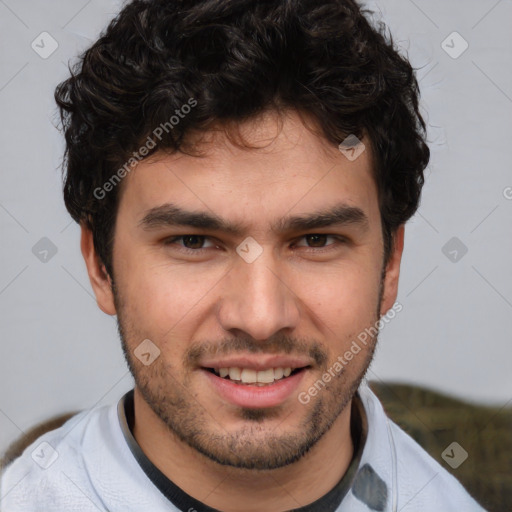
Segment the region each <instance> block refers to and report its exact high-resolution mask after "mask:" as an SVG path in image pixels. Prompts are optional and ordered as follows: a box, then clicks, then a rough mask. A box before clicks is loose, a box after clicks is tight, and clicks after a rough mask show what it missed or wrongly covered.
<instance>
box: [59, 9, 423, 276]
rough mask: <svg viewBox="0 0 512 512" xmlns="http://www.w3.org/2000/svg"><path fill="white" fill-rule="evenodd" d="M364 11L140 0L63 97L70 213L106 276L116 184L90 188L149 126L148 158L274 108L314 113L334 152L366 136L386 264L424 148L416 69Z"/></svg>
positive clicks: (79, 67) (417, 180) (417, 185)
mask: <svg viewBox="0 0 512 512" xmlns="http://www.w3.org/2000/svg"><path fill="white" fill-rule="evenodd" d="M367 13H369V11H366V10H363V9H362V8H361V7H360V6H359V5H358V4H357V3H356V2H355V1H354V0H272V1H270V0H263V1H258V2H255V1H253V0H187V1H184V0H172V1H169V0H134V1H131V2H130V3H128V4H127V5H126V6H125V7H124V8H123V9H122V10H121V12H120V13H119V14H118V15H117V16H116V17H115V18H114V19H113V20H112V21H111V22H110V24H109V25H108V27H107V28H106V30H105V31H104V32H103V33H102V34H101V36H100V38H99V39H98V40H97V41H96V42H95V43H94V44H93V45H92V46H91V47H90V48H89V49H87V50H86V51H85V52H84V53H83V54H82V55H81V56H80V58H79V60H78V62H77V63H76V64H75V66H74V67H73V68H70V73H71V76H70V77H69V78H68V79H67V80H65V81H64V82H62V83H60V84H59V85H58V86H57V88H56V90H55V100H56V102H57V105H58V107H59V110H60V120H61V122H62V129H63V131H64V133H65V139H66V150H65V153H64V160H63V171H64V200H65V204H66V208H67V209H68V211H69V213H70V214H71V216H72V217H73V219H74V220H75V221H76V222H79V223H82V222H85V223H86V225H87V226H88V227H89V228H90V229H91V230H92V232H93V239H94V245H95V249H96V251H97V253H98V255H99V257H100V258H101V261H102V263H103V264H104V265H105V267H106V270H107V272H108V273H109V274H110V275H111V276H113V272H112V270H113V269H112V246H113V234H114V228H115V218H116V212H117V205H118V203H119V192H120V187H111V188H112V190H111V191H109V193H108V194H104V195H105V197H98V193H95V191H97V190H99V188H101V187H103V186H104V184H105V183H107V182H108V181H109V180H111V178H112V176H113V175H114V174H115V173H116V171H117V170H118V169H120V168H121V167H122V166H123V165H124V164H125V163H126V162H127V161H128V160H129V159H130V158H131V157H132V155H133V153H134V151H136V150H137V149H138V148H140V147H141V146H142V145H143V144H144V143H145V142H146V141H147V140H148V137H151V135H152V134H154V131H155V127H158V126H162V127H163V126H165V127H166V128H165V129H163V130H160V131H161V132H162V133H161V134H160V136H159V141H158V144H157V145H156V147H155V148H153V149H150V150H149V152H148V153H147V155H146V157H147V156H149V155H151V154H153V153H154V152H155V151H157V150H165V151H169V152H176V151H185V147H186V141H187V135H190V134H191V133H192V132H197V131H199V132H201V131H206V130H208V129H209V128H211V126H212V124H213V123H221V124H222V123H225V125H229V124H231V125H233V124H234V125H236V124H237V123H240V122H242V121H245V120H247V119H251V118H252V117H254V116H256V115H258V114H260V113H262V112H263V111H264V110H267V109H272V108H274V109H277V110H279V109H283V108H288V109H295V110H297V111H298V112H305V113H307V114H309V115H310V116H312V117H313V119H315V121H316V122H317V124H318V126H319V127H320V129H321V134H322V135H323V136H324V137H325V138H326V139H327V140H328V141H329V142H330V143H332V144H334V145H336V146H337V145H338V144H339V143H340V141H343V140H344V139H345V138H346V137H347V136H348V135H350V134H353V135H356V136H357V137H358V138H360V139H361V138H364V137H368V139H369V141H370V147H371V151H372V156H373V159H372V160H373V166H372V167H373V168H372V172H373V176H374V179H375V182H376V185H377V190H378V199H379V209H380V214H381V221H382V233H383V239H384V263H386V262H387V261H388V258H389V256H390V253H391V249H392V243H393V238H394V234H395V233H396V229H397V228H398V227H399V226H400V225H401V224H403V223H405V222H406V221H407V220H408V219H409V218H410V217H411V216H412V215H413V214H414V213H415V211H416V210H417V208H418V206H419V201H420V196H421V189H422V187H423V183H424V176H423V172H424V169H425V168H426V166H427V164H428V161H429V155H430V152H429V149H428V146H427V144H426V141H425V138H426V126H425V122H424V120H423V118H422V116H421V114H420V112H419V107H418V105H419V88H418V83H417V80H416V77H415V73H414V70H413V68H412V66H411V64H410V63H409V61H408V60H407V59H406V58H405V57H403V56H401V55H400V54H399V52H398V51H397V49H396V48H395V47H394V43H393V40H392V38H391V36H390V35H389V34H386V32H387V29H386V27H385V26H384V24H382V23H377V24H376V23H371V22H370V20H369V18H368V17H367V16H366V14H367ZM191 99H193V100H192V101H194V102H196V103H194V108H189V109H188V111H187V112H188V113H187V115H183V116H180V117H179V122H177V123H176V122H174V123H170V122H169V120H170V119H171V118H172V117H173V116H174V117H175V118H176V114H179V113H180V112H184V110H183V111H182V110H181V109H182V108H183V106H184V105H186V104H192V103H191ZM165 123H167V124H165ZM171 124H172V126H171ZM132 159H133V158H132ZM139 159H140V158H139ZM125 169H126V167H125ZM118 175H119V174H118Z"/></svg>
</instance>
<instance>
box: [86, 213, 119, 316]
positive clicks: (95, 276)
mask: <svg viewBox="0 0 512 512" xmlns="http://www.w3.org/2000/svg"><path fill="white" fill-rule="evenodd" d="M80 228H81V230H82V235H81V238H80V248H81V250H82V256H83V257H84V260H85V265H86V266H87V273H88V274H89V280H90V281H91V285H92V289H93V290H94V295H96V301H97V303H98V306H99V308H100V309H101V310H102V311H103V312H104V313H106V314H107V315H115V314H116V308H115V305H114V294H113V292H112V281H111V279H110V276H109V275H108V273H107V271H106V269H105V265H104V264H103V263H102V262H101V260H100V258H99V256H98V254H97V252H96V249H95V248H94V241H93V236H92V231H91V230H90V229H89V228H88V227H87V226H86V224H85V223H84V222H82V223H81V224H80Z"/></svg>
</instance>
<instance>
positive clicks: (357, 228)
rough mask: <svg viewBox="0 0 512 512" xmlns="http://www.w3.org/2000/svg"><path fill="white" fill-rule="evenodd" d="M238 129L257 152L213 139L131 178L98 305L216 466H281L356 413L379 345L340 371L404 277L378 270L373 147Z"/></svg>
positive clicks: (271, 118) (281, 127) (158, 396)
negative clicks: (355, 400) (356, 397)
mask: <svg viewBox="0 0 512 512" xmlns="http://www.w3.org/2000/svg"><path fill="white" fill-rule="evenodd" d="M279 122H280V123H281V124H279ZM241 132H242V134H243V136H244V138H245V140H246V141H248V142H249V143H250V144H251V145H258V146H259V149H253V148H251V149H247V148H240V147H237V146H236V145H233V144H232V143H231V142H229V140H228V139H227V138H226V137H225V135H224V134H222V132H216V133H212V132H210V133H209V134H208V136H207V137H205V138H204V140H203V141H202V142H201V149H202V151H203V155H204V156H203V157H201V158H199V157H196V156H190V155H183V154H174V155H170V156H169V155H163V154H161V155H158V156H159V158H158V159H153V160H152V161H143V162H141V163H140V164H139V165H138V166H137V167H136V169H135V170H133V171H132V172H131V173H130V174H129V175H128V176H127V177H126V178H125V181H124V182H123V192H122V195H121V199H120V204H119V210H118V214H117V221H116V227H115V239H114V249H113V269H114V282H115V286H114V292H115V293H114V295H113V296H112V297H110V296H109V292H108V291H106V288H104V289H103V292H102V293H103V294H102V293H97V296H98V301H99V303H100V306H101V307H102V309H103V310H104V311H107V312H110V313H112V314H113V313H117V315H118V325H119V331H120V334H121V338H122V342H123V348H124V350H125V355H126V357H127V361H128V364H129V366H130V369H131V371H132V373H133V375H134V378H135V381H136V385H137V388H138V390H139V391H140V392H141V394H142V396H143V397H144V400H145V402H146V403H147V404H148V405H149V406H150V408H151V409H152V411H153V412H154V413H155V414H156V415H157V416H158V418H160V419H161V421H162V422H163V423H164V424H165V425H166V426H167V427H168V429H169V430H170V431H171V432H172V433H173V434H174V435H175V436H177V439H180V440H181V441H183V442H184V443H187V444H188V445H189V446H191V447H193V448H194V449H195V450H197V451H198V452H200V453H202V454H204V455H206V456H207V457H209V458H210V459H211V460H214V461H216V462H218V463H220V464H225V465H231V466H234V467H239V468H247V469H274V468H278V467H282V466H284V465H287V464H290V463H292V462H294V461H296V460H298V459H299V458H300V457H302V456H303V455H304V454H305V453H307V452H308V450H310V449H311V448H312V447H313V446H314V445H315V443H317V442H318V441H319V440H320V439H321V438H322V436H323V435H324V434H325V433H326V432H327V431H329V429H330V428H331V427H332V426H333V425H334V424H335V422H336V420H337V419H338V418H339V416H340V414H341V413H342V412H343V411H344V410H345V408H346V406H347V404H348V403H350V400H351V398H352V396H353V394H354V392H355V390H356V389H357V386H358V384H359V382H360V380H361V378H362V377H363V375H364V373H365V371H366V369H367V367H368V365H369V363H370V360H371V357H372V353H373V349H374V345H375V342H376V338H374V339H370V340H368V342H367V343H366V345H365V346H361V350H360V351H359V352H358V353H357V354H356V355H354V356H353V358H352V359H351V360H350V361H346V358H345V359H344V361H345V363H344V364H342V365H340V364H338V365H336V361H340V359H339V358H340V357H341V358H343V355H344V354H345V353H346V352H347V350H349V348H350V346H351V344H352V342H353V341H354V340H355V339H357V336H358V334H360V333H361V332H363V331H364V330H365V328H368V327H370V326H374V325H375V323H376V322H377V321H378V319H379V316H380V315H381V314H383V313H384V312H385V311H387V310H388V309H389V308H390V307H391V305H392V303H393V302H394V300H395V297H396V278H397V268H396V259H395V260H393V261H394V262H395V263H392V267H391V266H390V267H388V270H389V272H388V273H385V272H383V270H385V269H383V253H382V251H383V240H382V233H381V220H380V213H379V209H378V203H377V189H376V186H375V183H374V181H373V179H372V175H371V159H370V152H369V147H368V145H367V146H366V147H367V149H366V150H365V151H364V152H363V153H362V154H361V155H360V156H359V157H358V158H357V159H356V160H354V161H350V160H349V159H348V158H347V157H346V156H344V154H342V153H341V152H340V151H339V150H338V149H337V148H336V147H334V146H332V145H329V144H328V143H327V142H325V141H324V140H323V139H321V138H319V137H318V136H317V135H315V134H314V133H312V132H311V131H310V130H308V129H307V128H305V126H304V124H303V122H302V121H301V119H300V118H299V117H298V116H297V114H296V113H293V112H289V113H288V114H287V115H286V117H285V118H284V119H283V118H281V120H280V121H279V120H278V118H277V117H276V115H275V114H272V113H269V114H266V115H264V116H261V117H260V118H258V119H256V120H251V121H250V122H247V123H245V124H243V125H242V126H241ZM198 144H199V142H198ZM384 275H385V278H384ZM114 308H115V309H114ZM144 340H150V341H151V342H150V343H149V342H148V341H146V342H144V343H145V344H143V345H141V343H142V342H143V341H144ZM141 352H142V353H143V354H144V355H142V357H141ZM137 355H138V356H139V357H140V359H139V357H137ZM157 355H158V357H156V359H154V360H153V358H154V357H155V356H157ZM340 366H341V367H342V368H341V369H340ZM326 372H328V373H329V374H330V376H331V377H330V378H329V379H327V378H325V375H326ZM319 380H322V382H323V384H322V385H318V381H319ZM315 383H317V385H316V388H315ZM312 388H315V389H316V392H309V391H308V390H310V389H312ZM306 395H307V396H306Z"/></svg>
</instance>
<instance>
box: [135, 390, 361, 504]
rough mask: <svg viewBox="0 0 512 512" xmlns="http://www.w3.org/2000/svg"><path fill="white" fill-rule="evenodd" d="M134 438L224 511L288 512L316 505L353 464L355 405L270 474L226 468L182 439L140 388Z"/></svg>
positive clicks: (163, 467)
mask: <svg viewBox="0 0 512 512" xmlns="http://www.w3.org/2000/svg"><path fill="white" fill-rule="evenodd" d="M134 407H135V424H134V429H133V434H134V437H135V439H136V440H137V442H138V444H139V445H140V447H141V449H142V451H143V452H144V453H145V455H146V456H147V457H148V458H149V460H150V461H151V462H152V463H153V464H154V465H155V466H156V467H157V468H158V469H159V470H160V471H161V472H162V473H163V474H164V475H165V476H166V477H167V478H169V480H171V481H172V482H174V484H175V485H177V486H178V487H180V488H181V489H182V490H183V491H184V492H186V493H187V494H189V495H190V496H192V497H193V498H195V499H196V500H198V501H201V502H202V503H204V504H205V505H208V506H209V507H212V508H215V509H218V510H223V511H225V512H239V510H240V503H244V507H243V509H244V511H246V512H259V511H261V510H275V511H286V510H292V509H296V508H300V507H302V506H305V505H307V504H309V503H312V502H314V501H316V500H317V499H319V498H320V497H322V496H323V495H324V494H326V493H328V492H329V491H330V490H331V489H332V488H333V487H334V486H335V485H336V484H337V483H338V482H339V480H340V479H341V478H342V477H343V475H344V474H345V472H346V471H347V468H348V466H349V465H350V461H351V460H352V456H353V452H354V446H353V443H352V437H351V433H350V418H351V402H350V403H349V404H348V405H347V407H345V409H344V411H343V412H342V413H341V414H340V415H339V417H338V418H337V419H336V421H335V422H334V423H333V425H332V427H331V428H330V429H329V431H328V432H327V433H326V434H325V435H324V436H323V437H322V438H321V439H320V440H319V441H318V442H317V443H316V444H315V446H314V447H313V448H311V450H310V451H309V452H308V453H307V454H306V455H305V456H304V457H302V458H301V459H300V460H298V461H297V462H295V463H293V464H290V465H288V466H285V467H283V468H279V469H274V470H265V471H255V470H245V469H238V468H233V467H230V466H222V465H220V464H218V463H216V462H214V461H212V460H210V459H209V458H207V457H206V456H204V455H202V454H201V453H199V452H197V451H196V450H194V449H193V448H191V447H189V446H188V445H186V444H185V443H183V442H182V441H181V440H179V439H178V438H177V437H176V436H175V435H174V433H173V432H171V431H170V430H169V429H168V428H167V426H166V425H165V424H164V423H163V422H162V421H161V420H160V418H158V416H156V415H155V413H154V412H153V411H152V410H151V408H150V407H149V406H148V405H147V403H146V402H145V401H144V399H143V397H142V396H141V395H140V393H139V392H138V389H137V388H135V393H134Z"/></svg>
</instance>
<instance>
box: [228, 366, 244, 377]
mask: <svg viewBox="0 0 512 512" xmlns="http://www.w3.org/2000/svg"><path fill="white" fill-rule="evenodd" d="M241 373H242V372H241V371H240V368H230V369H229V378H230V379H231V380H240V375H241Z"/></svg>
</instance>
